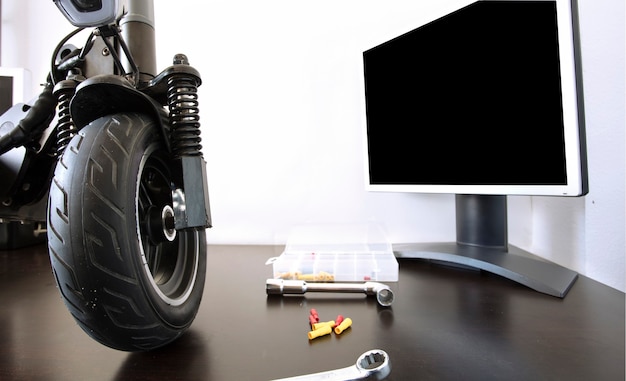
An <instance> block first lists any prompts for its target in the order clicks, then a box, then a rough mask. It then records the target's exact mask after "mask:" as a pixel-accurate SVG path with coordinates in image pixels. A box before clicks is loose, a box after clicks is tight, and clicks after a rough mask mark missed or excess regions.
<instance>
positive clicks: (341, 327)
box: [335, 318, 352, 335]
mask: <svg viewBox="0 0 626 381" xmlns="http://www.w3.org/2000/svg"><path fill="white" fill-rule="evenodd" d="M351 325H352V319H350V318H345V319H343V321H342V322H341V324H339V325H338V326H336V327H335V333H336V334H337V335H340V334H341V332H343V331H345V330H346V329H347V328H349V327H350V326H351Z"/></svg>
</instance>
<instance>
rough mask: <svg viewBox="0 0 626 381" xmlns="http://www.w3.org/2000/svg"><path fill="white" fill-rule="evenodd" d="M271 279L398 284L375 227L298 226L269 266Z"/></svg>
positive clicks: (394, 262) (394, 263)
mask: <svg viewBox="0 0 626 381" xmlns="http://www.w3.org/2000/svg"><path fill="white" fill-rule="evenodd" d="M269 263H271V264H272V265H273V277H274V278H280V279H299V280H305V281H309V282H357V281H358V282H360V281H379V282H383V281H384V282H397V281H398V261H397V260H396V258H395V256H394V255H393V251H392V248H391V244H390V243H389V242H388V240H387V238H386V236H385V234H384V232H383V229H382V228H381V227H380V226H379V225H377V224H341V225H301V226H297V227H295V228H294V229H293V230H292V232H291V233H290V235H289V237H288V239H287V245H286V246H285V251H284V252H283V253H282V254H281V255H280V256H279V257H275V258H271V259H270V260H269V261H268V264H269Z"/></svg>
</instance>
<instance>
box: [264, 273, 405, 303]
mask: <svg viewBox="0 0 626 381" xmlns="http://www.w3.org/2000/svg"><path fill="white" fill-rule="evenodd" d="M265 291H266V292H267V294H268V295H286V294H304V293H306V292H349V293H365V294H366V295H368V296H376V301H377V302H378V304H380V305H381V306H383V307H389V306H390V305H391V303H393V291H391V289H390V288H389V286H387V285H386V284H382V283H378V282H365V283H316V282H312V283H307V282H306V281H303V280H291V279H268V280H267V281H266V282H265Z"/></svg>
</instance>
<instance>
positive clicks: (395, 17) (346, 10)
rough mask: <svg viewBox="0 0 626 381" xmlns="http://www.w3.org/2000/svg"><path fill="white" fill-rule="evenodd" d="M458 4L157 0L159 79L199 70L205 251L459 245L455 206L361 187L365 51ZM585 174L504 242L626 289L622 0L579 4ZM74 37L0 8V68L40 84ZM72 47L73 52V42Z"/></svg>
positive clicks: (517, 223)
mask: <svg viewBox="0 0 626 381" xmlns="http://www.w3.org/2000/svg"><path fill="white" fill-rule="evenodd" d="M466 3H468V1H460V0H446V1H442V0H432V1H415V0H402V1H395V0H394V1H384V2H383V1H374V0H334V1H330V0H318V1H305V0H301V1H300V0H270V1H259V0H221V1H218V0H209V1H207V0H195V1H192V0H176V1H167V0H155V16H156V28H157V55H158V68H159V70H161V69H163V68H165V67H166V66H168V65H170V63H171V59H172V57H173V55H174V54H176V53H185V54H186V55H187V56H188V57H189V59H190V62H191V64H192V65H193V66H195V67H196V68H197V69H198V70H199V71H200V73H201V74H202V79H203V84H202V86H201V87H200V89H199V94H200V102H201V123H202V129H203V145H204V149H203V151H204V155H205V158H206V160H207V162H208V176H209V187H210V195H211V207H212V215H213V222H214V227H213V228H212V229H211V230H209V231H208V241H209V243H225V244H284V243H285V242H286V240H287V238H288V236H289V231H290V229H291V228H292V227H293V226H295V225H298V224H301V223H305V222H313V223H339V222H348V223H351V222H362V221H374V222H378V223H381V224H382V225H383V226H384V227H385V228H386V231H387V235H388V238H389V239H390V240H391V241H392V242H413V241H452V240H454V235H455V231H454V197H453V196H452V195H420V194H393V193H390V194H387V193H368V192H366V191H365V190H364V171H363V167H364V162H363V151H362V139H363V134H362V126H363V122H364V120H363V112H362V109H361V98H360V97H361V92H360V89H361V87H360V86H361V84H360V81H361V78H360V77H359V75H358V73H359V70H358V65H360V57H361V56H360V54H361V51H362V50H363V48H364V47H365V45H366V43H367V41H369V40H371V39H376V37H377V36H378V35H386V34H391V35H392V34H393V32H394V31H396V30H397V31H407V30H409V29H412V28H414V27H416V26H419V25H421V24H422V23H423V22H424V21H426V20H428V19H430V18H434V17H438V16H440V15H442V14H443V13H445V12H447V11H450V10H453V9H454V8H455V7H458V6H461V5H464V4H466ZM579 8H580V24H581V33H582V50H583V70H584V72H583V75H584V88H585V107H586V123H587V139H588V155H589V171H590V189H591V191H590V193H589V194H588V195H587V196H585V197H582V198H549V197H526V196H515V197H509V241H510V243H511V244H514V245H517V246H520V247H522V248H524V249H526V250H528V251H531V252H533V253H535V254H538V255H540V256H542V257H545V258H548V259H550V260H552V261H554V262H557V263H559V264H561V265H564V266H566V267H569V268H571V269H573V270H576V271H578V272H580V273H581V274H583V275H587V276H589V277H591V278H594V279H596V280H598V281H600V282H602V283H605V284H607V285H609V286H611V287H614V288H617V289H619V290H622V291H624V289H625V276H624V274H625V266H626V265H625V261H624V258H625V245H626V244H625V240H624V236H625V229H626V228H625V214H626V213H625V193H624V187H625V183H626V179H625V172H626V169H625V156H624V152H625V140H626V138H625V134H624V128H625V114H624V105H625V103H626V100H625V87H624V79H625V64H624V46H625V39H624V34H625V30H624V28H625V27H624V15H625V7H624V1H623V0H581V1H580V5H579ZM72 29H73V27H72V26H71V25H69V23H68V22H66V21H65V19H64V18H63V17H62V16H61V14H60V13H59V12H58V11H57V9H56V7H55V6H54V4H53V2H52V1H49V0H45V1H44V0H40V1H23V0H3V1H2V31H1V32H2V34H1V37H2V40H1V45H0V48H1V50H0V53H1V56H0V58H1V60H0V64H1V65H2V66H7V67H23V68H26V69H28V71H29V72H30V73H31V74H32V83H33V88H32V91H31V92H30V95H31V96H35V95H36V94H37V93H38V92H39V91H40V88H39V87H38V86H37V84H39V83H41V82H43V80H44V79H45V76H46V73H47V70H48V65H49V61H50V55H51V54H52V51H53V48H54V46H55V45H56V44H57V42H58V41H59V40H60V39H61V38H62V37H63V36H64V35H65V34H66V33H67V32H69V31H70V30H72ZM82 42H83V41H82V40H80V41H76V42H75V44H76V45H82Z"/></svg>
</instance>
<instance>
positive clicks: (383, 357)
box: [273, 349, 391, 381]
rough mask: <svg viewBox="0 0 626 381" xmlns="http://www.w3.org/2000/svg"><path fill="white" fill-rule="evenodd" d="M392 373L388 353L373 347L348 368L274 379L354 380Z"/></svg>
mask: <svg viewBox="0 0 626 381" xmlns="http://www.w3.org/2000/svg"><path fill="white" fill-rule="evenodd" d="M389 373H391V362H390V361H389V356H388V355H387V353H386V352H385V351H383V350H381V349H372V350H369V351H367V352H365V353H363V354H362V355H361V356H360V357H359V358H358V359H357V360H356V365H353V366H349V367H347V368H341V369H335V370H329V371H326V372H319V373H313V374H306V375H303V376H296V377H288V378H281V379H277V380H273V381H287V380H294V381H306V380H328V381H352V380H384V379H385V378H387V376H389Z"/></svg>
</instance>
